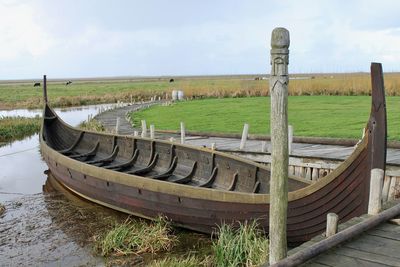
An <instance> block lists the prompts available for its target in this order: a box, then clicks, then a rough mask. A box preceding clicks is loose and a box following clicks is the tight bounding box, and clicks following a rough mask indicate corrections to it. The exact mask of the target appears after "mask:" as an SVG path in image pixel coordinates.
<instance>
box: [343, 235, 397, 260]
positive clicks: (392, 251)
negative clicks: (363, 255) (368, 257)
mask: <svg viewBox="0 0 400 267" xmlns="http://www.w3.org/2000/svg"><path fill="white" fill-rule="evenodd" d="M343 246H344V247H348V248H353V249H357V250H362V251H365V252H370V253H374V254H378V255H383V256H389V257H391V256H393V257H398V258H399V261H400V242H399V241H396V240H392V239H387V238H383V237H379V236H372V235H362V236H360V237H359V238H357V242H349V243H346V244H344V245H343Z"/></svg>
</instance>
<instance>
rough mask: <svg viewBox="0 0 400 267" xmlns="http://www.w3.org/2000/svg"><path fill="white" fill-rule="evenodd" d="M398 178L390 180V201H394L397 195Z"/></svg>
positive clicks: (394, 177) (393, 177)
mask: <svg viewBox="0 0 400 267" xmlns="http://www.w3.org/2000/svg"><path fill="white" fill-rule="evenodd" d="M396 180H397V177H396V176H392V178H391V179H390V185H389V193H388V200H389V201H391V200H394V198H395V195H396Z"/></svg>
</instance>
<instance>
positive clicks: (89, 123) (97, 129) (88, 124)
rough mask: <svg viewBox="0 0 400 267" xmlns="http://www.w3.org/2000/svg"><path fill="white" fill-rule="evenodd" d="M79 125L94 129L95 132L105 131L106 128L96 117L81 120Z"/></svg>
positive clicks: (90, 129) (84, 128) (82, 127)
mask: <svg viewBox="0 0 400 267" xmlns="http://www.w3.org/2000/svg"><path fill="white" fill-rule="evenodd" d="M78 127H79V128H81V129H83V130H87V131H94V132H105V130H106V129H105V128H104V126H103V124H101V123H100V122H99V121H98V120H95V119H91V120H89V121H84V122H81V123H80V124H79V126H78Z"/></svg>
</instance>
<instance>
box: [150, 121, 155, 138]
mask: <svg viewBox="0 0 400 267" xmlns="http://www.w3.org/2000/svg"><path fill="white" fill-rule="evenodd" d="M155 132H156V129H155V126H154V124H150V138H151V139H154V137H155Z"/></svg>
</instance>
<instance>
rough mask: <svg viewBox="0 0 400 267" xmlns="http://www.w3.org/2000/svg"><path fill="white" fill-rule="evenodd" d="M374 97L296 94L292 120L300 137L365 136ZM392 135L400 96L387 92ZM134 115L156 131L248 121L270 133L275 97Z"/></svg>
mask: <svg viewBox="0 0 400 267" xmlns="http://www.w3.org/2000/svg"><path fill="white" fill-rule="evenodd" d="M370 102H371V98H370V97H369V96H291V97H289V124H290V125H293V127H294V133H295V135H296V136H314V137H334V138H360V137H361V132H362V129H363V128H364V127H365V125H366V122H367V120H368V117H369V112H370V105H371V103H370ZM386 102H387V104H386V106H387V114H388V139H390V140H400V120H399V118H398V114H400V105H399V104H398V103H399V102H400V97H397V96H396V97H387V99H386ZM133 114H134V115H131V121H133V123H134V124H135V125H140V120H143V119H145V120H146V122H147V123H148V124H154V125H155V128H156V130H161V129H162V130H178V129H179V127H180V126H179V125H180V122H181V121H183V122H185V128H186V129H187V131H200V132H225V133H241V132H242V129H243V124H244V123H249V124H250V130H249V132H250V133H251V134H268V135H269V132H270V128H269V116H270V98H269V97H246V98H224V99H203V100H195V101H187V102H178V103H176V104H173V105H170V106H153V107H151V108H149V109H145V110H142V111H140V112H137V113H133Z"/></svg>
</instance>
